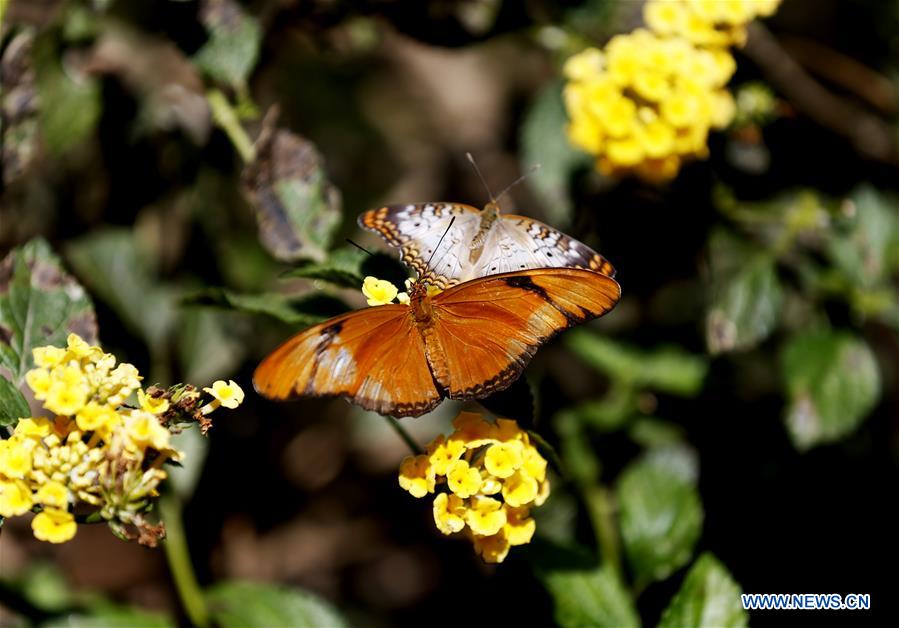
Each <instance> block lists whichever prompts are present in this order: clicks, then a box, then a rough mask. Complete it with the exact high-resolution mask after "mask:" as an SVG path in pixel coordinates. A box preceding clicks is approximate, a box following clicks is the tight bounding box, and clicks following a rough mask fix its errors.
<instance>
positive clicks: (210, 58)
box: [193, 0, 262, 88]
mask: <svg viewBox="0 0 899 628" xmlns="http://www.w3.org/2000/svg"><path fill="white" fill-rule="evenodd" d="M200 20H201V21H202V22H203V25H204V26H206V30H208V31H209V40H208V41H207V42H206V43H205V44H204V45H203V47H202V48H200V50H199V51H197V54H195V55H194V57H193V61H194V63H195V64H196V65H197V67H199V68H200V69H201V70H203V71H204V72H206V74H208V75H209V76H210V77H211V78H212V79H213V80H214V81H218V82H220V83H225V84H226V85H229V86H231V87H233V88H244V87H246V83H247V78H248V77H249V76H250V72H252V70H253V67H254V66H255V65H256V61H257V60H258V58H259V46H260V43H261V41H262V29H261V28H260V27H259V22H258V21H257V20H256V19H255V18H253V17H251V16H248V15H246V14H245V13H244V11H243V9H242V8H241V6H240V4H238V3H237V2H234V0H204V1H202V2H200Z"/></svg>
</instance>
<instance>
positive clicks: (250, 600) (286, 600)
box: [207, 582, 347, 628]
mask: <svg viewBox="0 0 899 628" xmlns="http://www.w3.org/2000/svg"><path fill="white" fill-rule="evenodd" d="M207 601H208V604H209V612H210V615H211V616H212V619H213V621H214V622H215V623H216V624H218V625H219V626H221V627H222V628H268V627H270V626H315V627H316V628H326V627H330V626H335V627H336V626H347V623H346V622H345V621H344V620H343V618H342V617H340V615H338V614H337V611H336V610H335V609H334V608H333V607H332V606H331V605H330V604H328V603H327V602H325V601H324V600H322V599H321V598H319V597H318V596H315V595H313V594H311V593H308V592H306V591H300V590H297V589H289V588H287V587H282V586H277V585H271V584H260V583H255V582H225V583H222V584H218V585H216V586H214V587H212V588H211V589H210V590H209V591H208V592H207Z"/></svg>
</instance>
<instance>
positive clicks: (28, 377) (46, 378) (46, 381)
mask: <svg viewBox="0 0 899 628" xmlns="http://www.w3.org/2000/svg"><path fill="white" fill-rule="evenodd" d="M25 383H27V384H28V387H29V388H31V390H32V392H34V398H35V399H37V400H38V401H43V400H44V399H46V398H47V393H49V392H50V387H51V386H53V379H52V378H51V377H50V371H48V370H47V369H45V368H40V369H31V370H30V371H28V372H27V373H25Z"/></svg>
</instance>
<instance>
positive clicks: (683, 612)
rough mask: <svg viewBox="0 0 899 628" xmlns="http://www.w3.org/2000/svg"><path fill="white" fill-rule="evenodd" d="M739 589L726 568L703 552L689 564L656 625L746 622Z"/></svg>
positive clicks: (723, 626) (732, 627) (727, 627)
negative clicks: (682, 581) (677, 588)
mask: <svg viewBox="0 0 899 628" xmlns="http://www.w3.org/2000/svg"><path fill="white" fill-rule="evenodd" d="M741 593H742V590H741V589H740V585H739V584H737V583H736V581H734V579H733V577H732V576H731V575H730V572H729V571H728V570H727V568H726V567H725V566H724V565H722V564H721V562H720V561H719V560H718V559H717V558H715V557H714V556H712V555H711V554H709V553H705V554H703V555H702V556H700V557H699V558H698V559H697V561H696V562H695V563H694V564H693V566H692V567H691V568H690V571H689V572H688V573H687V576H686V578H684V583H683V584H682V585H681V588H680V591H678V592H677V593H676V594H675V596H674V597H673V598H672V599H671V603H670V604H669V605H668V608H666V609H665V612H664V613H663V614H662V620H661V621H660V622H659V628H680V627H681V626H696V627H697V628H700V627H706V626H707V627H709V628H742V627H744V626H748V625H749V614H748V613H747V612H746V611H745V610H743V605H742V604H741V602H740V594H741Z"/></svg>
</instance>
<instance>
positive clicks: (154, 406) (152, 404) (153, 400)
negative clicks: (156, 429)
mask: <svg viewBox="0 0 899 628" xmlns="http://www.w3.org/2000/svg"><path fill="white" fill-rule="evenodd" d="M216 383H218V382H216ZM231 383H232V384H234V382H233V381H232V382H231ZM213 386H215V384H213ZM234 386H237V384H234ZM240 398H241V400H243V391H241V397H240ZM137 402H138V403H139V404H140V408H141V410H144V411H146V412H149V413H151V414H163V413H164V412H165V411H166V410H168V409H169V400H168V399H165V398H164V397H150V396H149V395H147V393H145V392H144V391H143V389H139V390H138V391H137ZM238 403H240V402H238ZM222 405H224V406H225V407H226V408H228V407H230V406H227V405H225V404H224V403H223V404H222ZM233 407H237V404H235V405H234V406H233Z"/></svg>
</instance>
